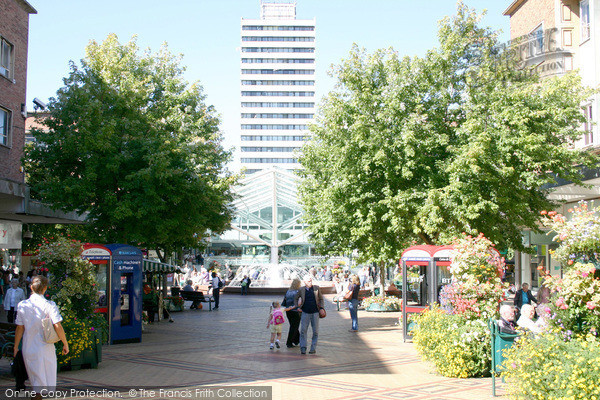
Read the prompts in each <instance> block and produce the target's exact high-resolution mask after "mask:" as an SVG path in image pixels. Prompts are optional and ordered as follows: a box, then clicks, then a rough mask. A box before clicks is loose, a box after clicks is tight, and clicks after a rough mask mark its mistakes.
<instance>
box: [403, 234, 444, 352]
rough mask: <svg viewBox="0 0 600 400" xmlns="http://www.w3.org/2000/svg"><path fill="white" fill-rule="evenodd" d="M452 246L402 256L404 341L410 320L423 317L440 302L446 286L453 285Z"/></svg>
mask: <svg viewBox="0 0 600 400" xmlns="http://www.w3.org/2000/svg"><path fill="white" fill-rule="evenodd" d="M451 251H452V246H432V245H421V246H412V247H409V248H408V249H406V250H405V251H404V253H402V258H401V261H400V262H401V267H402V330H403V336H404V341H406V340H407V339H408V338H410V337H411V336H412V335H411V334H410V332H408V321H407V316H408V314H411V313H419V312H423V311H425V310H426V309H427V308H429V307H431V306H432V305H433V304H434V303H436V302H439V293H440V290H441V288H442V286H444V285H447V284H449V283H450V282H451V281H452V276H451V274H450V272H449V271H448V266H449V265H450V263H451V259H450V253H451Z"/></svg>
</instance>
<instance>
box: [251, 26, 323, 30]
mask: <svg viewBox="0 0 600 400" xmlns="http://www.w3.org/2000/svg"><path fill="white" fill-rule="evenodd" d="M242 30H243V31H314V30H315V27H314V26H272V25H244V26H242Z"/></svg>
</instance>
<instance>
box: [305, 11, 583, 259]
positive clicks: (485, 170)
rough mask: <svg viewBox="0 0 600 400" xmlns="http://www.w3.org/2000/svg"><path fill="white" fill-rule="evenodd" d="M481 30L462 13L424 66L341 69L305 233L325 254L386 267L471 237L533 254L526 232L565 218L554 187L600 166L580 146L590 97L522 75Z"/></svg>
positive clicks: (358, 60) (390, 55) (312, 160)
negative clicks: (556, 209)
mask: <svg viewBox="0 0 600 400" xmlns="http://www.w3.org/2000/svg"><path fill="white" fill-rule="evenodd" d="M479 21H480V16H479V15H478V14H477V13H476V12H475V11H473V10H471V9H469V8H467V7H466V6H464V5H463V4H461V3H459V5H458V11H457V15H456V16H454V17H453V18H445V19H443V20H442V21H441V22H440V28H439V35H438V36H439V41H440V45H439V47H438V48H434V49H432V50H430V51H428V52H427V53H426V55H425V57H422V58H421V57H405V58H403V59H399V57H398V55H397V53H396V52H395V51H394V50H393V49H389V50H379V51H376V52H375V53H373V54H367V53H366V52H365V51H364V50H360V49H358V48H357V47H356V46H355V47H354V48H353V49H352V51H351V52H350V55H349V57H348V58H347V59H345V60H343V61H342V62H341V64H340V65H338V66H336V67H334V69H333V74H334V75H335V76H336V77H337V80H338V81H337V85H336V88H335V89H334V90H333V91H332V92H331V93H329V95H328V96H327V97H326V99H325V101H324V102H323V104H322V106H321V108H320V111H319V115H318V116H317V120H316V124H315V125H314V126H312V128H311V130H312V133H313V136H312V139H311V140H310V141H309V142H308V143H307V144H306V146H305V147H304V149H303V156H302V157H301V163H302V165H303V166H304V172H303V175H304V180H303V182H302V184H301V187H300V191H301V198H302V202H303V205H304V210H305V214H306V216H305V222H307V223H308V225H309V230H310V231H311V232H312V237H313V240H314V241H315V243H316V244H317V246H318V248H320V250H321V251H323V252H325V253H335V252H348V251H350V250H352V249H358V250H360V252H361V254H362V257H363V258H364V259H370V260H379V261H382V262H383V261H385V260H391V259H398V258H399V256H400V254H401V251H402V249H404V248H406V247H407V246H409V245H410V244H411V243H415V242H417V243H424V244H445V243H449V242H450V241H451V238H452V237H454V236H456V235H458V234H460V233H461V232H467V233H469V234H477V233H478V232H483V233H484V234H485V235H486V237H488V238H489V239H490V240H492V241H493V242H494V243H496V244H497V245H499V246H501V247H509V248H513V249H522V247H523V245H522V241H521V233H520V232H521V230H522V229H523V228H525V227H528V228H532V229H534V230H535V229H537V226H538V224H539V222H540V214H539V211H541V210H544V209H550V208H552V207H553V206H554V204H553V203H552V202H551V201H550V200H548V198H547V194H548V189H545V186H544V185H547V184H550V183H553V182H555V179H556V177H559V178H563V179H567V180H571V181H574V182H580V174H579V173H578V168H577V164H580V163H583V162H586V163H591V162H592V160H593V156H591V155H590V154H585V153H582V152H579V151H575V150H573V149H572V144H573V141H574V140H576V139H577V138H579V137H580V135H581V132H580V131H579V128H580V126H581V123H582V122H583V116H582V113H581V108H580V104H581V103H582V101H584V100H585V99H586V98H587V97H588V96H590V91H588V90H586V89H584V88H583V87H582V86H581V84H580V80H579V78H578V76H577V75H576V74H569V75H566V76H564V77H561V78H556V79H549V80H544V81H541V80H540V79H539V78H538V77H537V76H536V75H535V74H533V73H530V71H522V70H521V71H519V70H517V68H515V65H516V61H515V60H513V59H511V58H510V56H509V54H510V52H502V51H501V46H500V45H499V42H498V38H497V34H496V33H495V32H493V31H491V30H490V29H489V28H481V27H479V26H478V23H479Z"/></svg>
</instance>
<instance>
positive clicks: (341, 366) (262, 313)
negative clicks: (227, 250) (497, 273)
mask: <svg viewBox="0 0 600 400" xmlns="http://www.w3.org/2000/svg"><path fill="white" fill-rule="evenodd" d="M280 297H282V296H279V295H276V296H258V295H251V296H244V297H242V296H240V295H236V294H226V295H222V297H221V306H220V307H219V310H217V311H212V312H209V311H208V310H206V309H204V310H191V311H190V310H186V311H184V312H179V313H173V318H174V320H175V323H172V324H170V323H168V322H166V321H164V322H160V323H158V324H154V325H151V326H148V327H146V331H145V332H144V334H143V341H142V343H138V344H122V345H115V346H104V348H103V361H102V363H101V364H100V367H99V368H98V369H88V370H80V371H71V372H61V373H60V374H59V376H58V381H59V386H60V385H61V384H64V385H90V386H91V387H102V386H103V385H111V386H129V387H130V386H134V387H135V386H150V385H155V386H156V385H160V386H171V387H194V388H195V387H199V386H205V385H210V386H222V385H227V386H231V385H244V386H270V387H272V390H273V399H319V400H321V399H340V400H341V399H355V400H359V399H360V400H367V399H427V400H458V399H473V400H480V399H488V398H492V397H491V379H490V378H487V379H449V378H444V377H441V376H439V375H436V374H435V372H434V371H433V369H432V367H431V366H430V365H427V364H425V363H423V362H421V361H420V359H419V356H418V354H417V353H416V351H415V349H414V345H413V344H411V343H403V341H402V334H401V330H400V327H399V326H398V325H397V323H398V317H399V313H370V312H364V311H359V328H360V332H359V333H351V332H348V329H349V328H350V316H349V313H348V311H346V310H344V311H340V312H337V311H335V307H334V306H333V304H332V303H331V301H330V300H331V296H327V297H328V302H327V311H328V315H327V318H325V319H323V320H321V321H320V332H319V345H318V348H317V354H315V355H309V354H307V355H300V351H299V349H298V348H292V349H288V348H286V347H285V346H283V348H281V349H278V350H269V348H268V339H269V331H268V330H267V329H266V319H267V315H268V309H269V304H270V301H272V300H279V298H280ZM287 327H288V325H287V322H286V325H285V328H284V335H283V336H284V343H285V335H286V334H287ZM309 331H310V330H309ZM8 368H9V367H8V361H7V360H6V359H2V360H0V373H4V374H6V373H7V371H8ZM10 379H11V378H10V377H8V376H6V375H3V376H2V377H0V388H1V387H14V386H13V385H14V383H13V382H12V381H11V380H10ZM137 398H141V397H137ZM144 398H152V397H148V396H146V397H144Z"/></svg>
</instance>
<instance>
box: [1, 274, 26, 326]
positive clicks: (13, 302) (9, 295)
mask: <svg viewBox="0 0 600 400" xmlns="http://www.w3.org/2000/svg"><path fill="white" fill-rule="evenodd" d="M10 284H11V285H12V287H11V288H10V289H8V290H7V291H6V296H5V297H4V310H6V318H7V319H8V322H9V323H11V324H12V323H13V322H15V319H16V318H17V306H18V305H19V303H20V302H22V301H23V300H25V292H24V291H23V289H21V288H20V287H19V280H18V279H17V278H13V279H12V280H11V281H10Z"/></svg>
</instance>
